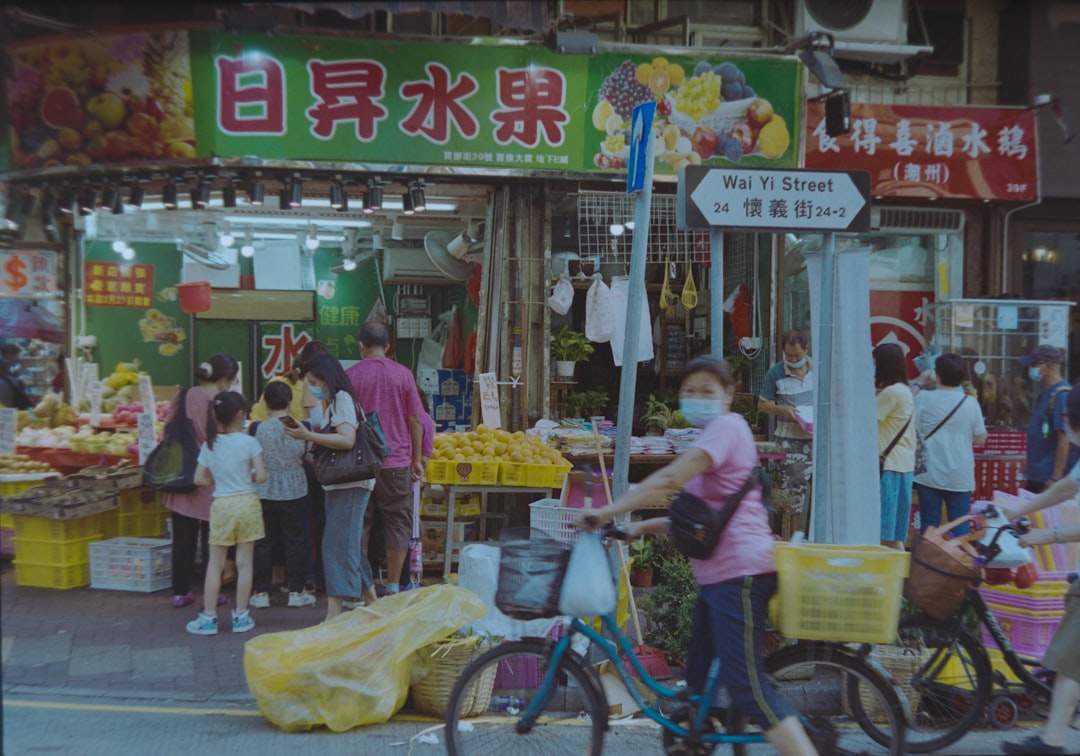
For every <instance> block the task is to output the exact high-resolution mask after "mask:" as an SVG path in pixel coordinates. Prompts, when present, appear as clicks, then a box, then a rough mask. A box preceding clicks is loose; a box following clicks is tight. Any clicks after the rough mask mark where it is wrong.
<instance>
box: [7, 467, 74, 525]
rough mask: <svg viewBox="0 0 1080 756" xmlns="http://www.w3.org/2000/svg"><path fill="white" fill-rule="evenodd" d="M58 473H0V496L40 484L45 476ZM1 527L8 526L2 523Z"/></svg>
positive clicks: (49, 476) (55, 475)
mask: <svg viewBox="0 0 1080 756" xmlns="http://www.w3.org/2000/svg"><path fill="white" fill-rule="evenodd" d="M59 475H60V474H59V473H41V474H31V473H27V474H17V475H0V496H12V495H14V494H17V493H22V492H23V491H25V490H26V489H28V488H33V487H34V486H40V485H41V484H42V483H44V482H45V480H46V479H47V478H56V477H59ZM3 527H10V526H9V525H4V526H3Z"/></svg>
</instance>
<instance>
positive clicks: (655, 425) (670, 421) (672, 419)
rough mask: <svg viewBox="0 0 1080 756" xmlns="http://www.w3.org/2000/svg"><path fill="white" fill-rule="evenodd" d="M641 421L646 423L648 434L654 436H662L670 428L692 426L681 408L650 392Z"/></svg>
mask: <svg viewBox="0 0 1080 756" xmlns="http://www.w3.org/2000/svg"><path fill="white" fill-rule="evenodd" d="M675 401H678V399H676V400H675ZM641 421H642V422H643V423H645V432H646V434H648V435H653V436H662V435H663V434H664V431H666V430H667V429H668V428H689V427H690V423H689V422H687V420H686V418H685V417H683V414H682V413H681V412H679V410H677V409H675V408H674V407H673V406H672V404H671V403H669V402H666V401H664V400H663V399H661V398H659V397H657V396H656V395H655V394H649V398H648V399H647V400H646V401H645V408H644V410H643V411H642V414H641Z"/></svg>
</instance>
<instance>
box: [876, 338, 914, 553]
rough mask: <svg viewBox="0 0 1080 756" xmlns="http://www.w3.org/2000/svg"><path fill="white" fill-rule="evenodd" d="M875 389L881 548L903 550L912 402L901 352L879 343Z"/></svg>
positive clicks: (911, 453)
mask: <svg viewBox="0 0 1080 756" xmlns="http://www.w3.org/2000/svg"><path fill="white" fill-rule="evenodd" d="M873 355H874V383H875V385H876V387H877V392H878V393H877V428H878V472H879V473H880V476H881V483H880V488H881V545H882V546H889V547H890V548H894V549H898V550H900V551H903V550H904V544H905V543H907V536H908V525H909V523H910V520H911V485H912V479H913V478H914V476H915V423H913V422H912V420H913V419H914V415H915V399H914V397H913V396H912V395H911V389H910V388H909V387H908V382H907V366H906V365H905V364H904V350H903V349H901V348H900V345H899V344H879V345H878V346H877V347H875V349H874V352H873Z"/></svg>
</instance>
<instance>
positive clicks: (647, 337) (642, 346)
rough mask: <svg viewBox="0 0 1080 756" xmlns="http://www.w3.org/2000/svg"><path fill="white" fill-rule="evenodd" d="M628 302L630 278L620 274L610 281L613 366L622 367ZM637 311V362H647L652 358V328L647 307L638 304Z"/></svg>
mask: <svg viewBox="0 0 1080 756" xmlns="http://www.w3.org/2000/svg"><path fill="white" fill-rule="evenodd" d="M629 303H630V279H629V278H624V277H622V276H620V277H618V278H614V279H612V281H611V309H612V313H613V314H614V316H615V335H614V336H612V337H611V356H612V357H613V358H614V359H615V366H616V367H622V364H623V343H624V341H625V340H626V332H625V330H624V329H625V327H626V326H625V324H626V310H627V308H628V306H629ZM638 313H639V314H640V317H641V326H640V328H639V330H638V353H637V358H638V362H647V361H648V360H651V359H652V358H653V343H652V328H651V326H650V324H649V308H648V306H647V305H644V306H640V307H639V309H638Z"/></svg>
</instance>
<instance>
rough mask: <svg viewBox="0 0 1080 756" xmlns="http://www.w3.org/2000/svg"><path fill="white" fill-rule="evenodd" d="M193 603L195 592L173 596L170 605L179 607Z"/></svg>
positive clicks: (174, 607) (175, 607)
mask: <svg viewBox="0 0 1080 756" xmlns="http://www.w3.org/2000/svg"><path fill="white" fill-rule="evenodd" d="M194 603H195V594H194V593H189V594H187V595H186V596H173V597H172V605H173V609H181V608H183V607H185V606H189V605H191V604H194Z"/></svg>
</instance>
